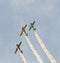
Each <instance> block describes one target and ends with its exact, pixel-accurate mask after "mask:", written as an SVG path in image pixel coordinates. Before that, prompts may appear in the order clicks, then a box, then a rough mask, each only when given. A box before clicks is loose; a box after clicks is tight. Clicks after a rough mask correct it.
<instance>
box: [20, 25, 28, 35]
mask: <svg viewBox="0 0 60 63" xmlns="http://www.w3.org/2000/svg"><path fill="white" fill-rule="evenodd" d="M26 27H27V24H26V25H25V26H23V27H22V31H21V33H20V36H21V35H22V34H23V32H24V33H25V35H26V36H28V34H27V33H26V31H25V29H26Z"/></svg>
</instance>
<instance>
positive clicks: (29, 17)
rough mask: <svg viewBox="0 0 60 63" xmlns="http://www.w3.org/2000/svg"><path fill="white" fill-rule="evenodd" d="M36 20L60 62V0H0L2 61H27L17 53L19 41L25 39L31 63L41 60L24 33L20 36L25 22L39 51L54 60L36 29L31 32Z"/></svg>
mask: <svg viewBox="0 0 60 63" xmlns="http://www.w3.org/2000/svg"><path fill="white" fill-rule="evenodd" d="M34 20H35V21H36V23H35V27H36V29H37V32H38V34H39V36H40V37H41V39H42V41H43V42H44V44H45V45H46V47H47V48H48V50H49V51H50V53H51V54H52V55H53V57H54V58H55V59H56V61H57V63H60V0H0V63H23V61H22V59H21V57H20V56H19V55H18V53H17V54H15V53H14V52H15V48H16V44H17V43H19V41H23V44H22V46H21V48H22V49H23V52H24V56H25V57H26V59H27V61H28V63H38V61H37V59H36V58H35V56H34V55H33V53H32V51H31V49H30V47H29V45H28V44H27V42H26V39H25V38H24V36H22V37H20V36H19V34H20V31H21V27H22V26H23V25H24V24H28V27H27V28H26V31H27V32H28V34H29V38H30V40H31V43H32V44H33V46H34V47H35V49H36V51H37V52H38V53H39V55H41V57H42V59H43V60H44V62H45V63H50V61H49V59H48V57H47V56H46V55H45V53H44V52H43V50H42V49H41V47H40V46H39V44H38V42H37V40H36V38H35V36H34V33H33V31H32V30H31V31H30V32H29V31H28V28H29V23H31V22H33V21H34Z"/></svg>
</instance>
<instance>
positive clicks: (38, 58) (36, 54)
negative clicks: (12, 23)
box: [24, 34, 44, 63]
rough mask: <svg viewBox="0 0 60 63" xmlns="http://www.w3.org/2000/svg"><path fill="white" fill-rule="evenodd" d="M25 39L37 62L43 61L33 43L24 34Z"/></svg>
mask: <svg viewBox="0 0 60 63" xmlns="http://www.w3.org/2000/svg"><path fill="white" fill-rule="evenodd" d="M24 36H25V38H26V40H27V43H28V44H29V46H30V48H31V50H32V51H33V54H34V55H35V57H36V58H37V60H38V62H39V63H44V62H43V60H42V58H41V57H40V56H39V55H38V53H37V51H36V50H35V49H34V47H33V45H32V44H31V42H30V40H29V38H28V37H27V36H26V35H25V34H24Z"/></svg>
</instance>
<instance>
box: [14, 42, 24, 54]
mask: <svg viewBox="0 0 60 63" xmlns="http://www.w3.org/2000/svg"><path fill="white" fill-rule="evenodd" d="M21 44H22V42H20V43H19V44H16V46H17V48H16V51H15V53H16V52H17V51H18V49H19V50H20V52H21V53H22V54H23V51H22V50H21V49H20V46H21Z"/></svg>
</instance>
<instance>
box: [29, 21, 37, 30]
mask: <svg viewBox="0 0 60 63" xmlns="http://www.w3.org/2000/svg"><path fill="white" fill-rule="evenodd" d="M34 24H35V21H34V22H33V23H30V25H31V26H30V28H29V31H30V30H31V29H32V28H33V30H36V28H34Z"/></svg>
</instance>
